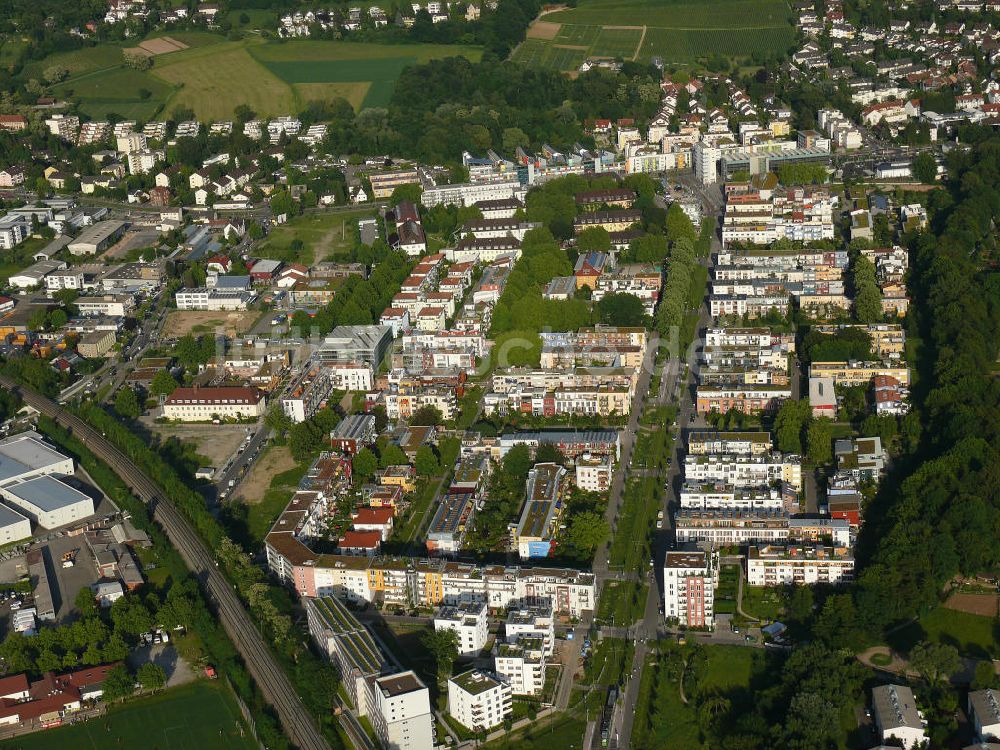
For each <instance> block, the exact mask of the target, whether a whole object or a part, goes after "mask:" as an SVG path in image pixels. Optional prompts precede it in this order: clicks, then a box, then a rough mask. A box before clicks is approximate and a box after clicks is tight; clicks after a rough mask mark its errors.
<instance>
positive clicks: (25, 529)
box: [0, 505, 31, 547]
mask: <svg viewBox="0 0 1000 750" xmlns="http://www.w3.org/2000/svg"><path fill="white" fill-rule="evenodd" d="M29 537H31V521H29V520H28V519H27V518H25V517H24V516H22V515H21V514H20V513H18V512H17V511H15V510H11V509H10V508H8V507H7V506H6V505H0V547H2V546H6V545H8V544H13V543H14V542H19V541H21V540H22V539H28V538H29Z"/></svg>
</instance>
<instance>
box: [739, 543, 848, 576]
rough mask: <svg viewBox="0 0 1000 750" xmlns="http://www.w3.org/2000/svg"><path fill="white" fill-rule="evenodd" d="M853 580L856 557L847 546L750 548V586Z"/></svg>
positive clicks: (748, 566)
mask: <svg viewBox="0 0 1000 750" xmlns="http://www.w3.org/2000/svg"><path fill="white" fill-rule="evenodd" d="M852 580H854V556H853V555H852V554H851V551H850V549H848V548H845V547H825V546H822V545H804V544H792V545H788V546H776V545H767V546H761V547H750V548H749V550H748V551H747V583H749V584H750V585H751V586H786V585H789V584H796V585H798V584H803V585H812V584H815V583H848V582H850V581H852Z"/></svg>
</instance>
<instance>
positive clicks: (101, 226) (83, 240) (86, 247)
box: [66, 220, 127, 255]
mask: <svg viewBox="0 0 1000 750" xmlns="http://www.w3.org/2000/svg"><path fill="white" fill-rule="evenodd" d="M126 226H127V225H126V224H125V222H124V221H113V220H108V221H99V222H97V223H96V224H93V225H91V226H89V227H87V228H86V229H84V230H83V231H82V232H81V233H80V236H78V237H77V238H76V239H75V240H73V241H72V242H70V243H69V244H68V245H67V246H66V247H67V248H68V249H69V251H70V253H71V254H73V255H98V254H100V253H103V252H104V251H105V250H107V249H108V248H109V247H111V246H112V245H113V244H114V243H115V242H117V241H118V239H119V238H120V237H121V236H122V235H123V234H125V227H126Z"/></svg>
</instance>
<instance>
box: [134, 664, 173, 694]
mask: <svg viewBox="0 0 1000 750" xmlns="http://www.w3.org/2000/svg"><path fill="white" fill-rule="evenodd" d="M136 677H138V678H139V684H140V685H142V689H143V690H146V691H153V690H159V689H161V688H162V687H163V686H164V685H166V684H167V674H166V672H164V671H163V667H161V666H160V665H159V664H154V663H153V662H151V661H148V662H146V663H145V664H143V665H142V666H141V667H139V671H138V672H136Z"/></svg>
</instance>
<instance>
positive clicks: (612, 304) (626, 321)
mask: <svg viewBox="0 0 1000 750" xmlns="http://www.w3.org/2000/svg"><path fill="white" fill-rule="evenodd" d="M597 314H598V315H599V316H600V319H601V322H602V323H607V324H608V325H612V326H643V325H645V323H646V320H647V318H646V308H645V307H643V305H642V300H640V299H639V298H638V297H636V296H635V295H634V294H629V293H627V292H612V293H611V294H605V295H604V296H603V297H602V298H601V301H600V302H598V303H597Z"/></svg>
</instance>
